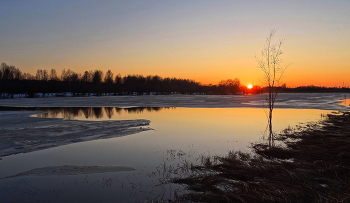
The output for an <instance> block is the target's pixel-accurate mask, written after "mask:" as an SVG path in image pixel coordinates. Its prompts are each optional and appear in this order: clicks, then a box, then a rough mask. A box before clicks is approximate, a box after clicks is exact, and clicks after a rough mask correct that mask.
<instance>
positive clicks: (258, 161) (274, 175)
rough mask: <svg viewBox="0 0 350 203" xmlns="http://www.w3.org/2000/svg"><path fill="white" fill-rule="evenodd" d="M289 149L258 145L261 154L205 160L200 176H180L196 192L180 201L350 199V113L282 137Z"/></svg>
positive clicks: (279, 138) (312, 200)
mask: <svg viewBox="0 0 350 203" xmlns="http://www.w3.org/2000/svg"><path fill="white" fill-rule="evenodd" d="M278 140H279V141H280V142H283V145H284V146H285V147H274V148H271V149H269V148H267V146H266V145H264V144H254V145H253V146H252V147H253V149H254V150H255V152H256V155H251V154H245V153H242V152H230V153H229V154H228V155H226V156H225V157H215V159H213V158H212V159H211V158H208V157H207V158H204V159H203V160H204V161H203V164H202V165H200V166H194V167H192V169H193V170H196V171H197V173H193V174H196V175H191V176H188V177H185V178H178V179H174V180H173V182H175V183H180V184H185V185H187V187H188V189H189V190H190V191H191V192H189V193H187V194H184V195H182V196H180V197H179V198H178V200H177V201H178V202H185V201H194V202H293V203H295V202H350V178H349V176H350V113H348V112H347V113H340V114H332V115H328V117H327V119H325V120H324V121H322V122H320V123H318V124H314V125H312V126H308V127H307V128H306V129H304V130H301V131H293V130H287V131H285V132H284V133H283V134H281V135H280V136H279V137H278Z"/></svg>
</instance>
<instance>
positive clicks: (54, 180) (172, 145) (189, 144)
mask: <svg viewBox="0 0 350 203" xmlns="http://www.w3.org/2000/svg"><path fill="white" fill-rule="evenodd" d="M38 110H41V111H46V113H43V114H37V115H34V116H36V117H38V119H40V117H45V118H47V117H50V118H62V119H78V120H95V121H96V122H98V121H100V120H109V119H113V120H129V119H148V120H150V121H151V124H150V126H149V127H151V128H152V129H154V130H151V131H145V132H141V133H138V134H133V135H128V136H124V137H117V138H111V139H104V140H95V141H88V142H82V143H75V144H69V145H65V146H60V147H56V148H51V149H46V150H42V151H36V152H31V153H26V154H17V155H12V156H8V157H3V159H2V160H1V161H0V177H5V176H9V175H13V174H16V173H19V172H23V171H27V170H30V169H33V168H39V167H45V166H57V165H125V166H132V167H134V168H136V170H135V171H131V172H119V173H105V174H90V175H71V176H42V177H17V178H10V179H2V180H0V196H3V197H6V199H5V201H4V202H10V201H12V200H13V201H15V202H16V201H18V202H31V201H40V202H77V201H80V202H96V201H99V202H140V201H142V200H146V199H148V198H149V199H154V198H155V199H158V200H164V199H171V198H173V197H174V191H177V190H176V189H181V186H179V185H173V184H166V185H160V184H159V182H160V181H163V177H164V173H163V172H164V169H166V168H169V167H170V168H171V165H173V166H176V165H177V164H178V163H181V162H182V163H184V162H186V161H190V162H198V161H199V159H198V158H199V157H200V155H202V154H206V155H208V154H210V155H216V154H217V155H225V154H227V152H228V151H230V150H243V151H249V150H250V149H249V147H248V146H250V143H251V142H257V141H259V140H261V138H262V136H263V134H264V131H265V129H266V114H265V111H264V109H259V108H158V107H153V108H142V107H137V108H127V109H122V108H113V107H106V108H104V107H94V108H89V107H82V108H79V107H71V108H45V109H43V108H40V109H38ZM327 113H330V111H324V110H309V109H304V110H298V109H275V110H274V130H275V131H276V132H279V131H281V130H283V129H285V128H287V127H288V126H291V127H293V126H295V125H298V124H300V122H302V123H306V122H310V121H318V120H320V119H322V116H321V115H325V114H327ZM42 133H45V132H42ZM5 194H6V195H5ZM4 195H5V196H4Z"/></svg>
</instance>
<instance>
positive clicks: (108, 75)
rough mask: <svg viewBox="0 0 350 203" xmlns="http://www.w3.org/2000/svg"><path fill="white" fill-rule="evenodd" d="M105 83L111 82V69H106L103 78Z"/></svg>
mask: <svg viewBox="0 0 350 203" xmlns="http://www.w3.org/2000/svg"><path fill="white" fill-rule="evenodd" d="M104 81H105V83H109V84H111V83H113V73H112V71H111V70H108V71H107V73H106V76H105V79H104Z"/></svg>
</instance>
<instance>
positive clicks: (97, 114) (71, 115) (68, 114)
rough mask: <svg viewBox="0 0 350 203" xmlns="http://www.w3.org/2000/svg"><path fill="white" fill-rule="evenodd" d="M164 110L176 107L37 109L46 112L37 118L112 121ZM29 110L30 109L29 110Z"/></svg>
mask: <svg viewBox="0 0 350 203" xmlns="http://www.w3.org/2000/svg"><path fill="white" fill-rule="evenodd" d="M163 109H175V108H174V107H132V108H118V107H50V108H36V109H35V110H37V111H46V113H43V114H37V115H35V117H41V118H65V119H82V118H85V119H89V120H91V119H112V118H113V117H114V116H115V115H116V116H120V115H122V114H141V113H143V112H144V111H147V112H158V111H161V110H163ZM27 110H28V109H27Z"/></svg>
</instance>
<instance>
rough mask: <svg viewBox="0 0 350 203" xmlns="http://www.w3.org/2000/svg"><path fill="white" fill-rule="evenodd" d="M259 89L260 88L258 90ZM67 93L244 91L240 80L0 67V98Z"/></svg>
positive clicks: (116, 93) (124, 93)
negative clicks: (214, 81) (214, 82)
mask: <svg viewBox="0 0 350 203" xmlns="http://www.w3.org/2000/svg"><path fill="white" fill-rule="evenodd" d="M259 90H260V88H259ZM66 92H70V93H72V95H73V96H84V95H87V94H88V93H93V94H94V95H105V94H109V95H110V94H112V95H144V94H175V93H179V94H242V93H245V92H247V89H246V88H245V87H244V86H242V85H241V83H240V81H239V79H237V78H236V79H233V80H232V79H228V80H222V81H220V82H219V83H218V84H217V85H202V84H201V83H199V82H196V81H194V80H190V79H179V78H169V77H167V78H162V77H160V76H158V75H154V76H152V75H149V76H143V75H126V76H124V77H122V76H121V75H120V74H117V75H114V73H113V72H112V71H111V70H108V71H107V72H106V73H103V71H101V70H95V71H84V73H83V74H80V73H76V72H74V71H72V70H70V69H68V70H66V69H64V70H63V71H62V73H61V75H58V74H57V72H56V70H55V69H51V70H43V69H38V70H37V71H36V74H35V75H31V74H29V73H22V71H21V70H19V69H18V68H16V67H15V66H12V65H7V64H6V63H2V64H1V66H0V94H1V97H12V96H13V95H15V94H25V95H26V96H27V97H34V96H36V95H37V94H41V95H43V96H45V95H48V94H50V93H55V95H56V96H63V95H64V93H66Z"/></svg>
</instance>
